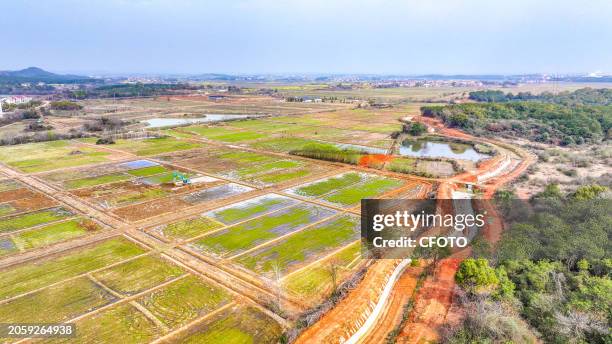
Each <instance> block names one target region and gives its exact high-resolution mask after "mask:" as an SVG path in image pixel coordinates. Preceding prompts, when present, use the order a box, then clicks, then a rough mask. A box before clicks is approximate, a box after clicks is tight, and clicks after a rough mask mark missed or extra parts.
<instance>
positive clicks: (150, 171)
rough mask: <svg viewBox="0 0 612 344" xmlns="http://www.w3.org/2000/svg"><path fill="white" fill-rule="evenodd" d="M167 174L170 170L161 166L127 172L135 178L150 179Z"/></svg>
mask: <svg viewBox="0 0 612 344" xmlns="http://www.w3.org/2000/svg"><path fill="white" fill-rule="evenodd" d="M165 172H168V170H167V169H166V168H165V167H164V166H159V165H158V166H149V167H144V168H139V169H135V170H129V171H127V173H128V174H130V175H132V176H135V177H148V176H152V175H155V174H160V173H165Z"/></svg>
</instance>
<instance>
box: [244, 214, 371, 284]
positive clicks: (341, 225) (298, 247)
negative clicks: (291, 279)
mask: <svg viewBox="0 0 612 344" xmlns="http://www.w3.org/2000/svg"><path fill="white" fill-rule="evenodd" d="M358 237H359V219H358V218H356V217H350V216H343V217H340V218H337V219H333V220H330V221H327V222H324V223H321V224H318V225H316V226H313V227H309V228H307V229H305V230H303V231H300V232H298V233H295V234H293V235H291V236H289V237H288V238H286V239H283V240H281V241H279V242H277V243H275V244H274V245H273V246H269V247H265V248H263V249H260V250H257V251H255V252H251V253H249V254H247V255H244V256H241V257H239V258H238V259H237V260H236V261H237V263H239V264H240V265H242V266H244V267H246V268H247V269H250V270H252V271H255V272H257V273H269V272H271V271H273V269H275V268H279V269H280V271H281V272H283V273H285V272H287V271H288V270H291V267H292V266H294V265H300V264H303V263H304V262H307V261H312V260H313V259H316V258H317V257H320V256H323V255H325V254H326V253H327V252H329V251H331V250H333V249H336V248H338V247H341V246H342V245H345V244H347V243H349V242H351V241H354V240H357V238H358Z"/></svg>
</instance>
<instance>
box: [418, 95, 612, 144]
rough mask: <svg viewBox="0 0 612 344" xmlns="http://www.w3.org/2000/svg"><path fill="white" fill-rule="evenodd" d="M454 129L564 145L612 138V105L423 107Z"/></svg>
mask: <svg viewBox="0 0 612 344" xmlns="http://www.w3.org/2000/svg"><path fill="white" fill-rule="evenodd" d="M421 113H422V114H423V116H428V117H437V118H440V119H441V120H442V121H444V123H445V124H447V125H448V126H451V127H457V128H461V129H463V130H466V131H468V132H470V133H472V134H476V135H485V136H492V135H506V136H514V137H523V138H527V139H530V140H534V141H539V142H545V143H553V144H560V145H568V144H574V143H575V144H582V143H597V142H601V141H602V140H605V139H609V138H610V137H612V130H611V128H612V106H589V105H572V106H568V105H561V104H552V103H541V102H502V103H469V104H454V105H448V106H424V107H421Z"/></svg>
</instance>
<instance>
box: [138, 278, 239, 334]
mask: <svg viewBox="0 0 612 344" xmlns="http://www.w3.org/2000/svg"><path fill="white" fill-rule="evenodd" d="M231 299H232V297H231V295H230V294H229V293H228V292H227V291H225V290H224V289H223V288H221V287H220V286H217V285H214V284H212V283H207V282H205V281H203V280H201V279H200V278H198V277H195V276H193V275H189V276H187V277H185V278H182V279H180V280H178V281H175V282H173V283H171V284H170V285H168V286H166V287H164V288H162V289H158V290H156V291H154V292H152V293H150V294H148V295H145V296H143V297H141V298H140V299H138V301H137V302H139V303H140V304H142V305H143V306H144V307H145V308H147V309H148V310H149V311H150V312H151V313H153V315H155V316H156V317H157V318H158V319H160V320H161V321H162V322H163V323H164V324H165V325H166V326H168V327H170V328H174V327H178V326H181V325H185V324H186V323H188V322H189V321H191V320H194V319H195V318H197V317H199V316H202V315H204V314H207V313H210V312H211V311H213V310H215V309H217V308H219V307H221V306H223V305H225V304H227V303H228V302H230V301H231Z"/></svg>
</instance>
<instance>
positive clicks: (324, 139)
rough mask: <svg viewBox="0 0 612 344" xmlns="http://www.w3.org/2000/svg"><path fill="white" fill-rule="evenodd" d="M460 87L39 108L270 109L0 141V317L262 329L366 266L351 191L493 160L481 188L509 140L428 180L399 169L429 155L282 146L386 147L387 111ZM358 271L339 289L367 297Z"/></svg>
mask: <svg viewBox="0 0 612 344" xmlns="http://www.w3.org/2000/svg"><path fill="white" fill-rule="evenodd" d="M464 91H465V90H463V89H457V88H453V89H436V90H423V89H415V90H403V89H401V90H397V89H396V90H387V89H376V90H371V89H370V90H347V91H331V90H317V89H316V87H315V88H292V87H288V88H279V92H282V93H283V94H288V95H305V94H306V93H308V94H309V95H310V94H312V95H314V96H316V95H321V96H328V95H330V94H333V95H337V96H341V97H342V96H344V97H356V98H359V97H363V96H364V95H366V94H368V95H369V97H371V98H373V99H377V100H378V101H385V102H389V103H392V104H393V107H389V108H355V104H354V103H348V102H347V103H314V102H313V103H292V102H283V101H280V100H279V99H278V98H273V97H268V96H250V95H245V96H229V97H227V98H226V99H223V100H220V101H211V100H210V99H208V97H206V96H203V95H196V96H172V97H157V98H142V99H125V100H119V101H110V100H87V101H84V102H82V103H83V105H84V106H85V108H84V109H83V110H80V112H79V113H78V114H77V113H74V114H69V113H65V114H63V117H57V118H54V121H56V122H57V123H62V124H63V125H65V128H70V127H75V126H78V125H81V124H82V121H84V120H87V119H92V118H96V117H99V116H100V115H104V116H108V117H115V118H120V119H124V120H134V121H138V120H144V119H150V118H154V117H167V118H183V117H185V116H184V115H185V114H189V116H187V117H190V116H193V115H202V114H213V113H233V114H237V113H241V114H259V115H263V114H265V115H273V116H270V117H262V118H258V119H249V120H239V121H229V122H224V123H219V124H210V125H207V124H197V125H189V126H182V127H176V128H172V129H159V130H151V132H150V134H151V136H150V137H146V138H134V139H130V138H119V139H117V140H116V143H115V144H109V145H96V144H95V142H96V139H92V138H88V139H79V140H68V141H51V142H47V143H33V144H24V145H15V146H3V147H0V176H2V177H0V319H2V320H3V321H4V320H5V319H6V320H7V321H14V322H20V321H37V322H61V321H70V322H76V323H77V327H78V335H77V338H76V339H75V341H77V342H83V343H92V342H99V341H104V342H126V343H146V342H152V341H157V342H162V343H177V342H188V343H202V342H205V343H227V342H232V343H234V342H235V343H243V342H244V343H248V342H253V343H270V342H276V341H278V340H279V338H281V335H282V333H283V332H284V331H285V330H287V329H289V328H292V327H294V326H295V320H296V319H298V317H299V316H300V315H301V314H303V312H305V311H307V310H310V309H312V308H313V307H316V306H318V305H319V304H320V303H321V302H324V301H325V300H327V299H328V298H329V296H330V295H331V294H332V293H333V292H334V290H335V289H336V288H337V287H338V286H339V285H341V284H342V283H344V282H345V281H347V280H349V279H351V278H352V277H354V276H355V273H356V272H358V271H360V270H361V269H363V268H364V267H366V266H367V264H369V262H368V261H367V260H366V259H363V258H362V256H361V254H360V253H361V247H360V244H359V241H358V239H359V231H360V227H359V226H360V223H359V217H358V215H359V212H360V209H359V201H360V200H361V199H362V198H385V197H404V198H424V197H426V196H427V195H428V194H429V193H430V192H432V190H434V187H438V188H437V192H438V195H444V192H450V191H449V190H452V189H453V188H463V187H464V186H465V184H466V183H474V180H475V179H476V178H477V176H478V175H484V174H486V173H487V172H490V171H497V170H499V166H500V165H502V164H503V162H504V161H505V160H509V161H511V163H510V164H509V165H507V166H509V167H506V168H505V169H501V170H499V171H497V172H496V173H497V174H494V175H493V176H492V177H491V176H485V177H487V178H488V180H487V178H485V179H483V180H485V181H484V182H483V183H485V182H490V183H492V184H494V183H498V182H500V181H499V180H498V176H499V175H505V174H507V173H510V172H511V170H513V169H514V168H517V166H519V167H520V166H522V165H520V163H521V158H520V157H519V156H518V153H512V152H511V151H510V150H509V149H504V148H500V147H497V146H496V147H497V148H499V150H500V154H499V155H498V156H495V157H494V158H492V159H490V161H488V162H486V163H484V164H483V165H482V166H480V165H477V164H471V165H470V164H467V163H464V165H465V166H467V167H468V168H467V170H466V171H465V172H464V173H462V174H458V175H455V174H456V173H455V171H454V170H452V171H450V172H449V173H447V174H446V175H444V176H438V177H423V176H421V177H419V176H415V175H413V174H411V173H412V172H414V171H415V170H414V168H416V166H417V163H419V164H420V163H422V164H423V165H422V166H421V165H418V167H419V168H421V167H422V168H423V169H425V172H427V171H431V170H437V171H442V170H444V169H448V166H447V165H444V164H438V165H436V164H434V163H433V162H430V161H428V162H421V160H418V159H412V158H401V159H404V160H394V163H395V164H396V165H397V164H399V165H402V164H403V167H402V166H400V167H402V168H405V169H409V168H411V169H412V170H410V171H409V172H408V173H400V172H402V171H396V172H394V171H393V169H392V168H389V166H388V165H389V164H387V163H386V161H384V160H383V161H382V164H383V165H384V167H385V168H370V167H368V166H370V165H368V164H360V163H358V164H344V163H340V162H330V161H324V160H315V159H310V158H304V157H301V156H297V155H295V154H292V152H294V151H296V150H303V149H305V148H308V147H312V146H313V145H316V147H324V148H325V147H327V148H329V147H332V148H334V149H343V148H346V147H348V146H346V145H353V146H350V147H351V148H352V149H353V148H355V147H354V146H355V145H357V146H359V147H357V148H356V149H358V150H360V151H363V152H366V153H368V154H366V155H368V156H374V158H376V156H377V155H384V154H385V153H395V152H396V151H397V145H398V141H397V140H396V139H394V138H392V133H393V132H395V131H398V130H401V128H402V124H403V123H402V122H400V121H399V119H401V118H405V117H410V116H417V115H418V113H419V106H420V105H421V103H415V102H421V101H428V102H430V101H434V102H437V101H446V100H449V99H453V98H456V97H459V95H460V94H461V93H463V92H464ZM330 92H331V93H330ZM131 126H132V127H133V128H135V129H142V127H143V126H144V125H142V124H140V123H135V124H132V125H131ZM439 133H440V134H442V135H445V132H444V131H443V130H442V129H439ZM153 134H154V135H153ZM162 135H168V136H162ZM157 136H162V137H157ZM491 144H495V143H491ZM364 154H365V153H364ZM398 159H400V158H398ZM374 160H375V159H374ZM417 160H418V161H417ZM425 165H427V166H425ZM423 166H424V167H423ZM396 167H397V166H396ZM397 169H400V168H399V167H398V168H397ZM174 172H178V173H180V174H181V176H184V177H186V178H188V179H189V180H190V183H187V184H183V183H182V182H181V181H177V180H175V178H173V177H175V175H176V174H175V173H174ZM404 172H405V171H404ZM419 172H420V171H419ZM2 178H3V179H2ZM175 181H177V183H175ZM389 266H391V264H389ZM385 269H386V265H385ZM384 271H386V270H384ZM368 276H369V275H368ZM374 277H375V278H372V280H373V281H376V283H374V284H372V285H369V286H365V287H364V286H362V285H361V284H358V285H357V287H356V291H355V294H356V295H358V297H357V298H356V299H352V298H351V295H353V294H352V293H351V294H349V296H348V298H347V299H346V301H344V302H345V303H347V304H349V305H352V306H354V307H353V308H354V309H356V310H360V311H361V310H368V309H370V308H371V305H372V303H373V302H375V301H376V300H375V299H376V296H377V295H378V292H379V288H380V287H381V283H382V282H380V281H383V280H384V278H382V277H381V276H378V275H376V276H374ZM379 277H380V278H379ZM383 277H384V276H383ZM367 278H370V277H367ZM379 282H380V283H379ZM364 288H368V289H367V290H364ZM364 295H367V296H368V297H369V298H370V299H368V300H366V297H364ZM340 313H342V312H340ZM332 316H333V314H332ZM339 316H343V317H344V318H345V319H343V322H345V323H347V324H348V323H350V324H352V325H354V324H357V323H358V322H359V321H361V320H363V318H362V317H363V313H360V314H353V313H350V312H346V313H342V314H340V315H339ZM347 329H349V330H346V331H345V332H342V336H344V337H343V338H344V339H347V338H348V337H346V335H347V333H350V331H352V330H353V328H349V327H347ZM381 331H383V332H384V330H381ZM340 332H341V331H338V333H340ZM332 337H333V336H332ZM332 337H330V338H332ZM312 338H318V337H317V336H316V334H313V337H312ZM2 340H4V339H2ZM338 340H339V337H333V338H332V341H334V342H337V341H338ZM7 341H9V342H12V341H18V339H9V340H7Z"/></svg>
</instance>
